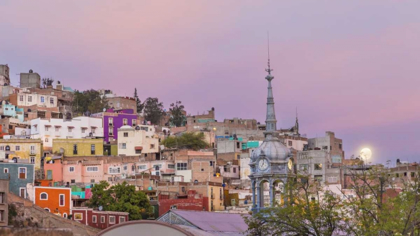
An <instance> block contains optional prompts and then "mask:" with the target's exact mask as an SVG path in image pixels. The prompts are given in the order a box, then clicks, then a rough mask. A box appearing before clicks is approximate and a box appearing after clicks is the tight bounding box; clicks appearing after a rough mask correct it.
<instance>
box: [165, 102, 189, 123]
mask: <svg viewBox="0 0 420 236" xmlns="http://www.w3.org/2000/svg"><path fill="white" fill-rule="evenodd" d="M170 106H171V107H170V108H169V112H170V113H171V118H170V120H169V121H170V122H171V123H172V125H174V126H176V127H180V126H185V123H186V121H187V120H186V117H185V115H184V113H185V110H184V105H182V104H181V101H176V102H175V103H172V104H171V105H170Z"/></svg>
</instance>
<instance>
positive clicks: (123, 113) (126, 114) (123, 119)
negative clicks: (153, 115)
mask: <svg viewBox="0 0 420 236" xmlns="http://www.w3.org/2000/svg"><path fill="white" fill-rule="evenodd" d="M92 117H99V118H102V119H103V134H104V142H105V143H108V144H109V143H111V142H114V141H117V140H118V129H119V128H121V127H122V126H125V125H129V126H135V125H136V124H137V114H135V113H134V111H133V110H132V109H124V110H114V109H108V110H107V111H106V112H101V113H96V114H93V115H92Z"/></svg>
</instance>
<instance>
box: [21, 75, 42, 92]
mask: <svg viewBox="0 0 420 236" xmlns="http://www.w3.org/2000/svg"><path fill="white" fill-rule="evenodd" d="M20 87H21V88H40V87H41V76H40V75H39V74H38V73H33V72H29V73H20Z"/></svg>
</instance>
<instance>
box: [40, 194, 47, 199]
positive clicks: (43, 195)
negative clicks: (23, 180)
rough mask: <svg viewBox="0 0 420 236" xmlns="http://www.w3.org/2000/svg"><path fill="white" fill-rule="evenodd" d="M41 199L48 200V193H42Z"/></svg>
mask: <svg viewBox="0 0 420 236" xmlns="http://www.w3.org/2000/svg"><path fill="white" fill-rule="evenodd" d="M39 198H40V199H41V200H48V193H41V195H40V197H39Z"/></svg>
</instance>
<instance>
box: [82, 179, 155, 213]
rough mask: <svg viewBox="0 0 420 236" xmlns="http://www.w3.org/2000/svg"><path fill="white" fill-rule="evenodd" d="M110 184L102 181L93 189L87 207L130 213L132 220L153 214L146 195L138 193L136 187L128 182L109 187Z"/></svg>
mask: <svg viewBox="0 0 420 236" xmlns="http://www.w3.org/2000/svg"><path fill="white" fill-rule="evenodd" d="M109 186H110V185H109V183H108V182H106V181H101V182H100V183H99V184H96V185H95V186H93V188H92V197H91V199H89V201H88V203H87V205H88V206H89V207H93V208H98V207H99V206H102V208H103V210H104V211H122V212H128V213H129V218H130V220H140V219H142V218H147V217H148V216H150V215H151V214H152V207H151V205H150V202H149V199H148V198H147V196H146V194H145V193H144V192H141V191H136V190H135V187H134V185H128V184H127V182H125V181H124V182H123V183H122V184H117V185H114V186H112V187H109Z"/></svg>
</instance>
